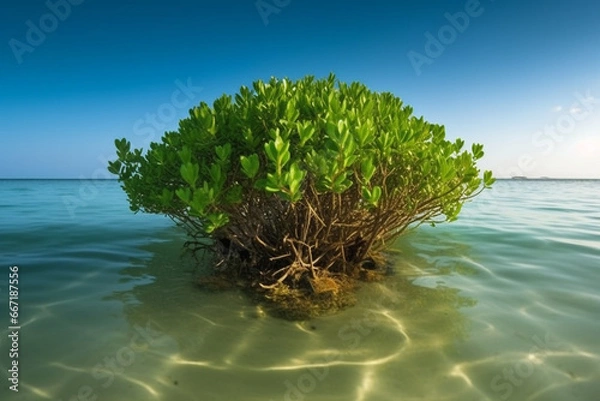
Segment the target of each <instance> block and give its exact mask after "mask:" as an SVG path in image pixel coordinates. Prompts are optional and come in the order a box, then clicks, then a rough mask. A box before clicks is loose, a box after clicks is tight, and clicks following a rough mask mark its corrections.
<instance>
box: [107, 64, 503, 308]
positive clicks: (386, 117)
mask: <svg viewBox="0 0 600 401" xmlns="http://www.w3.org/2000/svg"><path fill="white" fill-rule="evenodd" d="M115 143H116V147H117V157H118V159H117V160H115V161H113V162H110V165H109V170H110V171H111V172H112V173H114V174H117V175H118V176H119V180H120V181H121V183H122V187H123V189H124V190H125V192H126V193H127V195H128V198H129V202H130V206H131V209H132V210H133V211H135V212H138V211H143V212H148V213H160V214H165V215H168V216H169V217H171V218H172V219H173V220H174V221H176V222H177V223H178V224H179V225H181V226H182V227H184V228H185V229H186V231H187V233H188V235H189V236H190V241H188V243H187V244H186V245H187V246H188V247H189V248H190V249H191V250H192V251H198V250H206V249H208V250H210V251H211V252H213V254H214V255H215V256H216V257H217V260H216V261H215V274H216V275H218V276H219V277H221V278H222V279H225V280H231V281H232V282H236V283H240V282H242V283H243V286H244V287H246V288H249V289H252V290H253V291H255V293H256V294H259V296H260V297H262V298H264V299H267V300H270V301H272V302H273V303H274V305H275V306H276V307H277V308H278V309H279V310H280V312H281V313H283V314H284V315H286V316H288V317H291V318H302V317H306V316H312V315H316V314H320V313H323V312H325V311H327V310H335V309H338V308H340V307H344V306H346V305H348V304H351V303H352V302H353V301H352V293H353V291H352V289H353V288H354V286H355V283H356V280H359V279H362V280H364V279H368V280H372V279H376V278H377V275H378V274H379V272H380V271H381V267H382V266H383V265H384V263H383V261H384V260H383V257H382V255H381V252H382V251H383V250H385V248H386V247H387V246H389V245H390V244H391V243H392V242H393V241H394V239H395V238H396V237H398V236H399V235H400V234H402V233H403V232H404V231H405V230H407V229H408V228H409V227H415V226H417V225H419V224H422V223H431V224H435V223H438V222H442V221H451V220H454V219H456V217H457V215H458V213H459V212H460V209H461V206H462V205H463V203H464V202H465V201H467V200H468V199H470V198H472V197H473V196H475V195H477V194H478V193H480V192H481V191H482V190H483V189H484V188H487V187H489V186H490V185H491V184H492V183H493V181H494V179H493V178H492V176H491V172H488V171H486V172H484V173H483V174H481V173H480V171H479V169H478V168H477V167H476V161H477V160H478V159H480V158H481V157H482V156H483V149H482V146H481V145H478V144H474V145H473V146H472V147H471V149H470V150H463V146H464V142H463V141H462V140H461V139H456V140H455V141H449V140H447V139H446V138H445V132H444V127H443V126H440V125H436V124H430V123H428V122H426V121H425V120H424V119H423V118H416V117H415V116H413V115H412V109H411V108H410V107H408V106H404V105H403V104H402V101H401V100H400V99H399V98H397V97H395V96H393V95H392V94H391V93H377V92H373V91H370V90H369V89H367V88H366V87H365V86H364V85H362V84H360V83H357V82H354V83H352V84H345V83H343V82H339V81H337V80H336V78H335V76H333V75H330V76H329V77H328V78H327V79H323V80H316V79H315V78H313V77H310V76H309V77H306V78H304V79H301V80H298V81H295V82H292V81H290V80H288V79H281V80H278V79H275V78H272V79H271V80H270V81H269V82H267V83H265V82H262V81H257V82H255V83H254V84H253V86H252V89H250V88H247V87H244V86H243V87H241V88H240V91H239V93H237V94H235V96H234V97H233V98H232V97H231V96H228V95H224V96H222V97H220V98H219V99H217V100H216V101H215V102H214V103H213V105H212V107H211V106H209V105H208V104H206V103H204V102H202V103H201V104H200V105H199V106H198V107H195V108H193V109H192V110H190V116H189V117H188V118H186V119H183V120H181V121H180V123H179V129H178V131H174V132H167V133H165V135H164V136H163V137H162V142H160V143H152V144H151V145H150V149H149V150H148V151H147V152H146V153H145V154H144V153H143V151H142V149H134V150H132V149H131V144H130V142H128V141H127V140H126V139H121V140H116V141H115Z"/></svg>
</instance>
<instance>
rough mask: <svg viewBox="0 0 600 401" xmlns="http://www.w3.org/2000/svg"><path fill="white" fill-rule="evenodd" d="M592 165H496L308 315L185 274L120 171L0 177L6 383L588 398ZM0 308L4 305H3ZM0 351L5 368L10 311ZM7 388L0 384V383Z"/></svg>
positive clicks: (597, 330)
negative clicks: (551, 170)
mask: <svg viewBox="0 0 600 401" xmlns="http://www.w3.org/2000/svg"><path fill="white" fill-rule="evenodd" d="M598 227H600V181H499V182H498V183H497V184H496V185H495V188H494V190H493V191H488V192H487V193H485V194H483V195H482V196H480V197H479V198H478V199H477V200H476V201H474V202H472V203H469V204H467V205H465V207H464V209H463V213H462V215H461V217H460V219H459V220H458V221H457V222H454V223H451V224H446V225H440V226H438V227H435V228H432V227H428V226H427V227H425V226H422V227H419V228H418V229H417V230H414V231H412V232H411V233H409V234H407V235H406V236H404V237H402V238H401V239H399V240H398V241H397V243H396V244H395V245H394V248H393V251H392V252H391V255H390V257H391V258H392V259H393V264H394V267H395V272H394V273H395V274H394V275H393V276H390V277H388V279H387V280H385V281H384V282H382V283H375V284H368V285H364V286H363V287H362V288H361V290H360V291H359V294H358V298H359V303H358V304H357V306H355V307H352V308H349V309H347V310H345V311H343V312H341V313H338V314H335V315H332V316H327V317H322V318H318V319H313V320H310V321H305V322H296V323H294V322H287V321H283V320H280V319H276V318H272V317H269V316H266V317H265V316H263V313H262V311H261V310H260V308H259V307H257V306H256V305H255V304H253V303H252V302H250V301H249V300H248V299H247V298H246V297H245V296H244V295H243V294H242V293H240V292H238V291H229V292H207V291H203V290H200V289H199V288H198V287H197V286H195V285H194V277H196V276H197V275H198V274H201V273H202V272H203V271H204V270H205V269H207V268H208V267H209V266H207V263H204V264H202V263H201V264H200V265H197V264H196V263H194V262H193V260H191V259H190V258H189V257H188V256H186V255H184V254H182V252H181V247H182V244H183V242H184V241H185V237H184V236H183V235H182V233H181V232H180V230H179V229H178V228H177V227H174V225H173V223H172V222H171V221H170V220H169V219H166V218H164V217H161V216H152V215H143V214H133V213H131V212H130V211H129V209H128V205H127V201H126V197H125V195H124V193H123V191H122V190H121V189H120V188H119V185H118V183H116V182H114V181H100V182H95V183H89V182H88V183H85V182H80V181H35V180H31V181H26V180H24V181H0V229H1V239H0V251H1V253H0V268H2V269H5V273H3V274H2V275H1V276H0V277H1V278H0V286H1V287H0V288H2V290H1V293H2V294H4V295H3V296H2V298H3V299H2V305H3V306H2V307H3V308H4V310H5V311H7V305H6V298H7V297H6V292H5V289H6V288H7V277H8V267H9V266H11V265H18V266H19V268H20V283H19V284H20V291H21V293H20V299H19V301H20V308H21V310H20V323H21V330H20V355H19V364H20V366H21V371H20V391H19V393H18V394H15V393H13V392H9V391H8V384H7V383H8V382H7V380H6V379H3V382H4V383H5V384H3V385H2V388H1V389H0V394H2V399H3V400H4V399H11V400H19V401H20V400H27V401H29V400H63V401H67V400H68V401H71V400H72V399H77V397H79V398H80V399H82V400H85V399H90V400H92V399H95V400H111V401H112V400H114V401H119V400H128V401H130V400H157V401H159V400H166V401H170V400H174V401H177V400H256V401H259V400H261V401H264V400H267V401H268V400H273V401H275V400H315V401H319V400H328V401H333V400H340V401H341V400H344V401H346V400H357V401H362V400H365V401H367V400H368V401H379V400H457V401H458V400H460V401H465V400H466V401H468V400H474V401H475V400H477V401H480V400H531V401H533V400H543V401H551V400H557V401H559V400H560V401H565V400H586V401H591V400H596V399H598V397H599V396H598V394H600V347H599V345H598V335H599V334H600V319H599V318H600V292H599V291H598V289H597V285H598V281H599V280H598V279H599V277H600V230H599V229H598ZM4 316H6V314H4ZM1 322H2V326H1V330H2V337H1V338H0V350H2V355H3V356H2V358H0V366H1V367H2V371H3V372H5V374H4V375H5V376H4V377H6V372H7V369H8V363H9V358H8V356H7V355H6V354H7V352H5V351H6V350H8V348H9V344H8V337H7V333H8V330H7V329H6V328H7V327H8V318H7V317H6V318H3V319H2V320H1ZM7 396H8V397H9V398H6V397H7Z"/></svg>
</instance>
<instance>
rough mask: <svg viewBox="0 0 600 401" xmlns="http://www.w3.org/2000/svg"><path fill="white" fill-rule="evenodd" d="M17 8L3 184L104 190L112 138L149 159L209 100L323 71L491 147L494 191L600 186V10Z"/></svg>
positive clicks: (473, 4)
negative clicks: (92, 185) (545, 183)
mask: <svg viewBox="0 0 600 401" xmlns="http://www.w3.org/2000/svg"><path fill="white" fill-rule="evenodd" d="M11 3H12V4H10V5H9V4H6V5H4V10H3V13H2V16H0V20H1V21H0V39H1V43H2V47H1V51H0V71H1V74H0V88H1V96H0V108H1V110H2V123H1V125H0V127H1V130H0V178H85V179H87V178H107V177H108V173H106V172H105V165H106V161H107V160H110V159H113V158H114V145H113V141H114V139H115V138H121V137H126V138H128V139H130V140H131V141H132V142H133V144H134V145H136V146H147V143H148V142H149V141H151V140H158V139H159V138H160V136H161V135H162V133H163V132H164V131H165V130H171V129H174V128H175V127H176V126H177V122H178V120H179V119H180V118H182V117H185V116H186V115H187V113H188V110H189V108H191V107H193V106H194V105H196V104H198V103H199V102H200V101H207V102H209V103H210V102H212V101H213V100H214V99H215V98H216V97H218V96H220V95H221V94H223V93H230V94H231V93H234V92H235V91H237V90H238V89H239V87H240V85H250V84H251V83H252V81H254V80H256V79H259V78H260V79H268V78H269V77H270V76H276V77H289V78H293V79H296V78H300V77H302V76H304V75H306V74H312V75H316V76H317V77H325V76H327V75H328V74H329V73H330V72H334V73H335V74H336V75H337V76H338V78H339V79H341V80H343V81H354V80H359V81H361V82H364V83H365V84H366V85H367V86H369V87H370V88H371V89H374V90H379V91H390V92H393V93H394V94H396V95H397V96H399V97H400V98H402V99H403V100H404V102H405V103H407V104H410V105H411V106H413V108H414V110H415V114H417V115H423V116H424V117H425V118H426V119H427V120H429V121H431V122H436V123H440V124H443V125H445V126H446V132H447V135H448V137H450V138H455V137H462V138H464V139H465V140H466V141H467V142H469V143H471V142H479V143H483V144H484V145H485V150H486V157H485V158H484V160H483V161H482V163H481V167H482V168H486V169H492V170H493V171H494V173H495V174H496V176H499V177H508V176H511V175H527V176H532V177H535V176H552V177H564V178H569V177H586V178H600V51H599V50H600V49H599V48H598V44H600V25H599V24H598V18H599V17H600V3H598V2H593V1H589V0H573V1H570V2H564V1H552V0H551V1H546V2H543V3H542V4H543V5H532V4H531V3H533V2H529V4H525V5H524V4H522V3H520V2H517V1H512V0H495V1H492V0H481V1H479V2H478V1H476V0H468V1H464V0H463V1H454V0H451V1H417V0H414V1H399V2H392V1H378V0H372V1H369V2H366V1H348V0H346V1H329V2H325V1H314V0H306V1H300V0H291V1H290V0H264V1H261V2H260V5H261V7H262V15H261V12H260V11H259V9H258V8H257V2H256V0H238V1H234V0H222V1H211V2H207V1H184V0H171V1H169V2H166V1H154V0H144V1H141V0H134V1H126V2H117V1H111V0H106V1H98V0H70V2H69V0H49V1H43V0H24V1H20V2H17V1H14V2H11ZM123 3H124V4H123ZM66 5H68V7H66ZM52 9H54V11H52ZM269 11H270V12H269ZM465 16H467V17H468V22H467V20H466V19H465V18H464V17H465ZM451 20H453V22H451ZM40 34H41V35H40ZM432 38H433V39H432Z"/></svg>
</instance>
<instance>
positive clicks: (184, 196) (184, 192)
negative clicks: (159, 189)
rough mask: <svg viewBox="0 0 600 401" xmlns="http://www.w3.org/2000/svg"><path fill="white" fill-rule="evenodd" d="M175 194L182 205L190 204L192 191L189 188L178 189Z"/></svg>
mask: <svg viewBox="0 0 600 401" xmlns="http://www.w3.org/2000/svg"><path fill="white" fill-rule="evenodd" d="M175 194H176V195H177V196H178V197H179V199H181V200H182V201H183V203H190V202H191V200H192V191H191V190H190V189H189V188H178V189H177V190H175Z"/></svg>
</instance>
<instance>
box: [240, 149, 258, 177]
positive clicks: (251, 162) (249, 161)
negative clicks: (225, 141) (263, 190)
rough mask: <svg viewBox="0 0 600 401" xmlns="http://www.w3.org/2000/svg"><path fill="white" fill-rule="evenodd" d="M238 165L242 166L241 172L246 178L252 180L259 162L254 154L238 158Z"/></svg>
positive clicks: (256, 172)
mask: <svg viewBox="0 0 600 401" xmlns="http://www.w3.org/2000/svg"><path fill="white" fill-rule="evenodd" d="M240 164H241V165H242V171H243V173H244V174H246V177H248V178H250V179H253V178H254V177H255V176H256V174H258V170H259V168H260V161H259V159H258V155H257V154H256V153H253V154H251V155H250V156H248V157H246V156H240Z"/></svg>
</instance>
